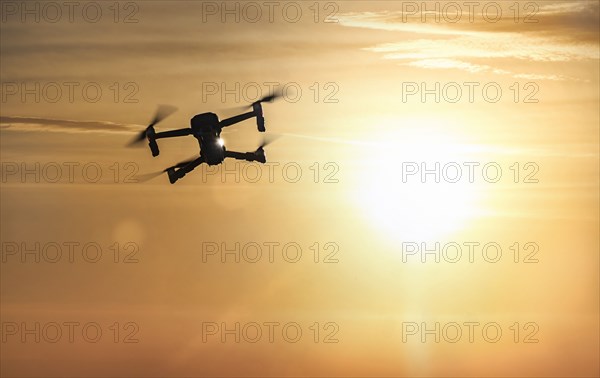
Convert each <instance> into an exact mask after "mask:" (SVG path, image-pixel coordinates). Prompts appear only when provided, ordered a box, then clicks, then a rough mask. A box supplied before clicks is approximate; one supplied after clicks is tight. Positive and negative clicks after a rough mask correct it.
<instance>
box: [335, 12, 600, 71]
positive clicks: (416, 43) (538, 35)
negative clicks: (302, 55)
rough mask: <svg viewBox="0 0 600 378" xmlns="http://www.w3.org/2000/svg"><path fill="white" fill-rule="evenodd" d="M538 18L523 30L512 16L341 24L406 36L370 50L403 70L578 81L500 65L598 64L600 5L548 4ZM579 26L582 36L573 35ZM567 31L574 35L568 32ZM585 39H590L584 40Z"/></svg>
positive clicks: (373, 16) (368, 15)
mask: <svg viewBox="0 0 600 378" xmlns="http://www.w3.org/2000/svg"><path fill="white" fill-rule="evenodd" d="M446 16H448V15H446ZM536 17H537V21H538V22H537V23H531V24H519V25H518V27H517V24H515V23H514V20H513V19H512V17H507V18H508V21H507V20H501V21H499V22H498V23H489V22H482V21H481V20H477V19H474V20H472V21H470V20H469V17H463V18H461V20H462V21H461V22H458V23H448V22H445V23H444V22H435V21H432V20H435V18H431V17H430V18H429V19H426V20H429V21H428V22H424V20H422V18H421V17H420V15H418V14H413V13H411V14H406V13H403V12H402V11H382V12H363V13H347V14H344V15H341V16H340V17H339V19H340V23H341V25H343V26H346V27H356V28H368V29H376V30H385V31H393V32H401V33H402V34H399V37H400V38H399V39H400V41H398V42H393V43H382V44H379V45H375V46H370V47H365V48H364V49H365V50H367V51H372V52H376V53H381V54H383V58H384V59H389V60H397V61H399V62H400V64H402V65H407V66H412V67H420V68H425V69H458V70H463V71H468V72H471V73H493V74H500V75H512V76H513V77H516V78H535V79H538V80H556V81H560V80H575V81H577V80H578V79H577V78H575V77H571V76H566V75H555V74H550V75H548V74H542V73H539V72H513V71H512V70H507V69H505V68H501V67H500V66H499V65H500V64H505V63H507V62H510V61H515V60H516V61H521V62H533V63H540V64H541V63H565V62H584V61H593V60H598V59H599V58H600V52H599V47H598V40H597V37H596V38H590V37H589V34H590V33H592V35H597V32H598V31H597V28H598V4H597V3H593V2H585V3H582V2H569V3H554V4H548V5H544V6H541V7H540V9H539V10H538V12H537V13H536ZM590 19H591V20H590ZM579 21H580V22H579ZM550 25H551V27H550ZM590 25H592V26H595V30H594V31H593V32H590V30H589V29H590ZM574 27H576V28H579V31H575V32H573V31H572V30H573V28H574ZM567 29H569V30H571V32H569V33H564V31H565V30H567ZM407 33H408V34H407ZM583 35H585V36H586V37H585V38H584V37H582V38H579V36H583ZM415 36H416V37H417V38H414V37H415ZM482 62H483V63H482Z"/></svg>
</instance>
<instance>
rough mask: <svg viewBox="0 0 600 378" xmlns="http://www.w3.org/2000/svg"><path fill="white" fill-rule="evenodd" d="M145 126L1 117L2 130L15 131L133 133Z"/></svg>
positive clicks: (0, 126) (0, 127)
mask: <svg viewBox="0 0 600 378" xmlns="http://www.w3.org/2000/svg"><path fill="white" fill-rule="evenodd" d="M142 127H143V126H139V125H126V124H119V123H114V122H107V121H74V120H62V119H49V118H37V117H8V116H2V117H0V129H2V130H15V131H54V132H66V133H111V134H112V133H127V134H130V133H133V132H136V131H140V130H141V128H142Z"/></svg>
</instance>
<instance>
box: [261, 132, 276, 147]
mask: <svg viewBox="0 0 600 378" xmlns="http://www.w3.org/2000/svg"><path fill="white" fill-rule="evenodd" d="M279 138H281V135H276V134H269V135H266V136H265V137H264V138H263V141H262V143H261V145H260V146H259V147H258V148H259V149H261V148H264V147H266V146H268V145H269V144H271V143H273V142H275V141H276V140H277V139H279Z"/></svg>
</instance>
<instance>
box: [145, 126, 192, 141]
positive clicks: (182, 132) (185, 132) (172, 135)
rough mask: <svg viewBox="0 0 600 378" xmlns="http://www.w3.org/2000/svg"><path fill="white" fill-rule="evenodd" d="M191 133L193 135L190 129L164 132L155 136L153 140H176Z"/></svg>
mask: <svg viewBox="0 0 600 378" xmlns="http://www.w3.org/2000/svg"><path fill="white" fill-rule="evenodd" d="M191 133H192V129H190V128H187V129H177V130H170V131H162V132H160V133H156V134H154V135H153V138H154V139H161V138H175V137H180V136H186V135H190V134H191Z"/></svg>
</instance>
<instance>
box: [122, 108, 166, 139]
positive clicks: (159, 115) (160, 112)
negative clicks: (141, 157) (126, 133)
mask: <svg viewBox="0 0 600 378" xmlns="http://www.w3.org/2000/svg"><path fill="white" fill-rule="evenodd" d="M175 111H177V108H176V107H174V106H171V105H159V106H158V108H157V109H156V113H155V114H154V117H153V118H152V121H150V124H149V125H148V126H147V127H146V128H145V129H144V130H142V131H141V132H140V133H139V134H138V135H137V136H136V137H135V138H133V139H132V140H131V142H129V144H128V146H130V147H131V146H135V145H136V144H139V143H140V142H142V141H143V140H144V139H146V133H147V132H148V129H149V128H151V127H153V126H154V125H156V124H157V123H159V122H160V121H162V120H163V119H165V118H167V117H168V116H170V115H171V114H173V113H175Z"/></svg>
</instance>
